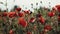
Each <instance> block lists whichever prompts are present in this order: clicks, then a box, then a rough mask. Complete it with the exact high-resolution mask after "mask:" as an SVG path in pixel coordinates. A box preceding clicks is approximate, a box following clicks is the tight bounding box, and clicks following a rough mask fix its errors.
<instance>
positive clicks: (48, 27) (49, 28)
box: [44, 25, 52, 30]
mask: <svg viewBox="0 0 60 34" xmlns="http://www.w3.org/2000/svg"><path fill="white" fill-rule="evenodd" d="M51 29H52V27H51V26H50V25H45V26H44V30H51Z"/></svg>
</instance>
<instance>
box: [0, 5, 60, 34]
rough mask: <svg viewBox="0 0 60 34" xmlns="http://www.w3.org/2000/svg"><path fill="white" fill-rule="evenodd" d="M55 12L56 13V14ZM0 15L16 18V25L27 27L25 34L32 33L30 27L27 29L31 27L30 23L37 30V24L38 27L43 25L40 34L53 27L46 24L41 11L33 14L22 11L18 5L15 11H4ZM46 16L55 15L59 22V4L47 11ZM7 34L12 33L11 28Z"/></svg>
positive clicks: (44, 33) (51, 16)
mask: <svg viewBox="0 0 60 34" xmlns="http://www.w3.org/2000/svg"><path fill="white" fill-rule="evenodd" d="M56 12H57V13H58V14H56ZM0 16H2V17H7V18H10V19H11V18H12V19H13V18H17V21H18V22H17V24H18V26H19V27H23V28H25V29H27V33H26V34H32V32H31V31H30V29H28V28H30V27H31V25H32V27H31V28H32V29H33V30H37V29H38V30H39V28H38V26H39V27H40V25H43V26H44V27H43V31H42V33H41V32H40V34H46V32H47V31H51V30H52V29H53V27H52V26H51V25H49V24H46V19H47V18H44V17H43V15H42V14H41V13H37V14H36V15H34V13H33V12H31V11H30V10H23V11H22V9H21V8H19V7H18V8H16V9H15V11H11V12H6V11H4V12H3V13H2V15H0ZM47 16H48V17H50V18H53V17H54V16H57V17H56V18H57V19H58V22H59V21H60V5H56V8H55V7H54V8H53V9H52V10H51V11H48V12H47ZM12 23H13V22H12ZM9 34H14V31H13V30H12V29H11V30H10V31H9Z"/></svg>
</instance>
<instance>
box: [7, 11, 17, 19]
mask: <svg viewBox="0 0 60 34" xmlns="http://www.w3.org/2000/svg"><path fill="white" fill-rule="evenodd" d="M15 15H16V13H15V12H9V15H8V16H9V17H10V18H12V17H14V16H15Z"/></svg>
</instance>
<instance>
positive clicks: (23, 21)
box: [18, 17, 27, 27]
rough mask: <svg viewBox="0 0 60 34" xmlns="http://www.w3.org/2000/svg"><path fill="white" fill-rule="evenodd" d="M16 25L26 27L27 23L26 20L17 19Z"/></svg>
mask: <svg viewBox="0 0 60 34" xmlns="http://www.w3.org/2000/svg"><path fill="white" fill-rule="evenodd" d="M18 24H19V25H22V26H23V27H27V22H26V20H25V19H24V18H22V17H21V18H19V19H18Z"/></svg>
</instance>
